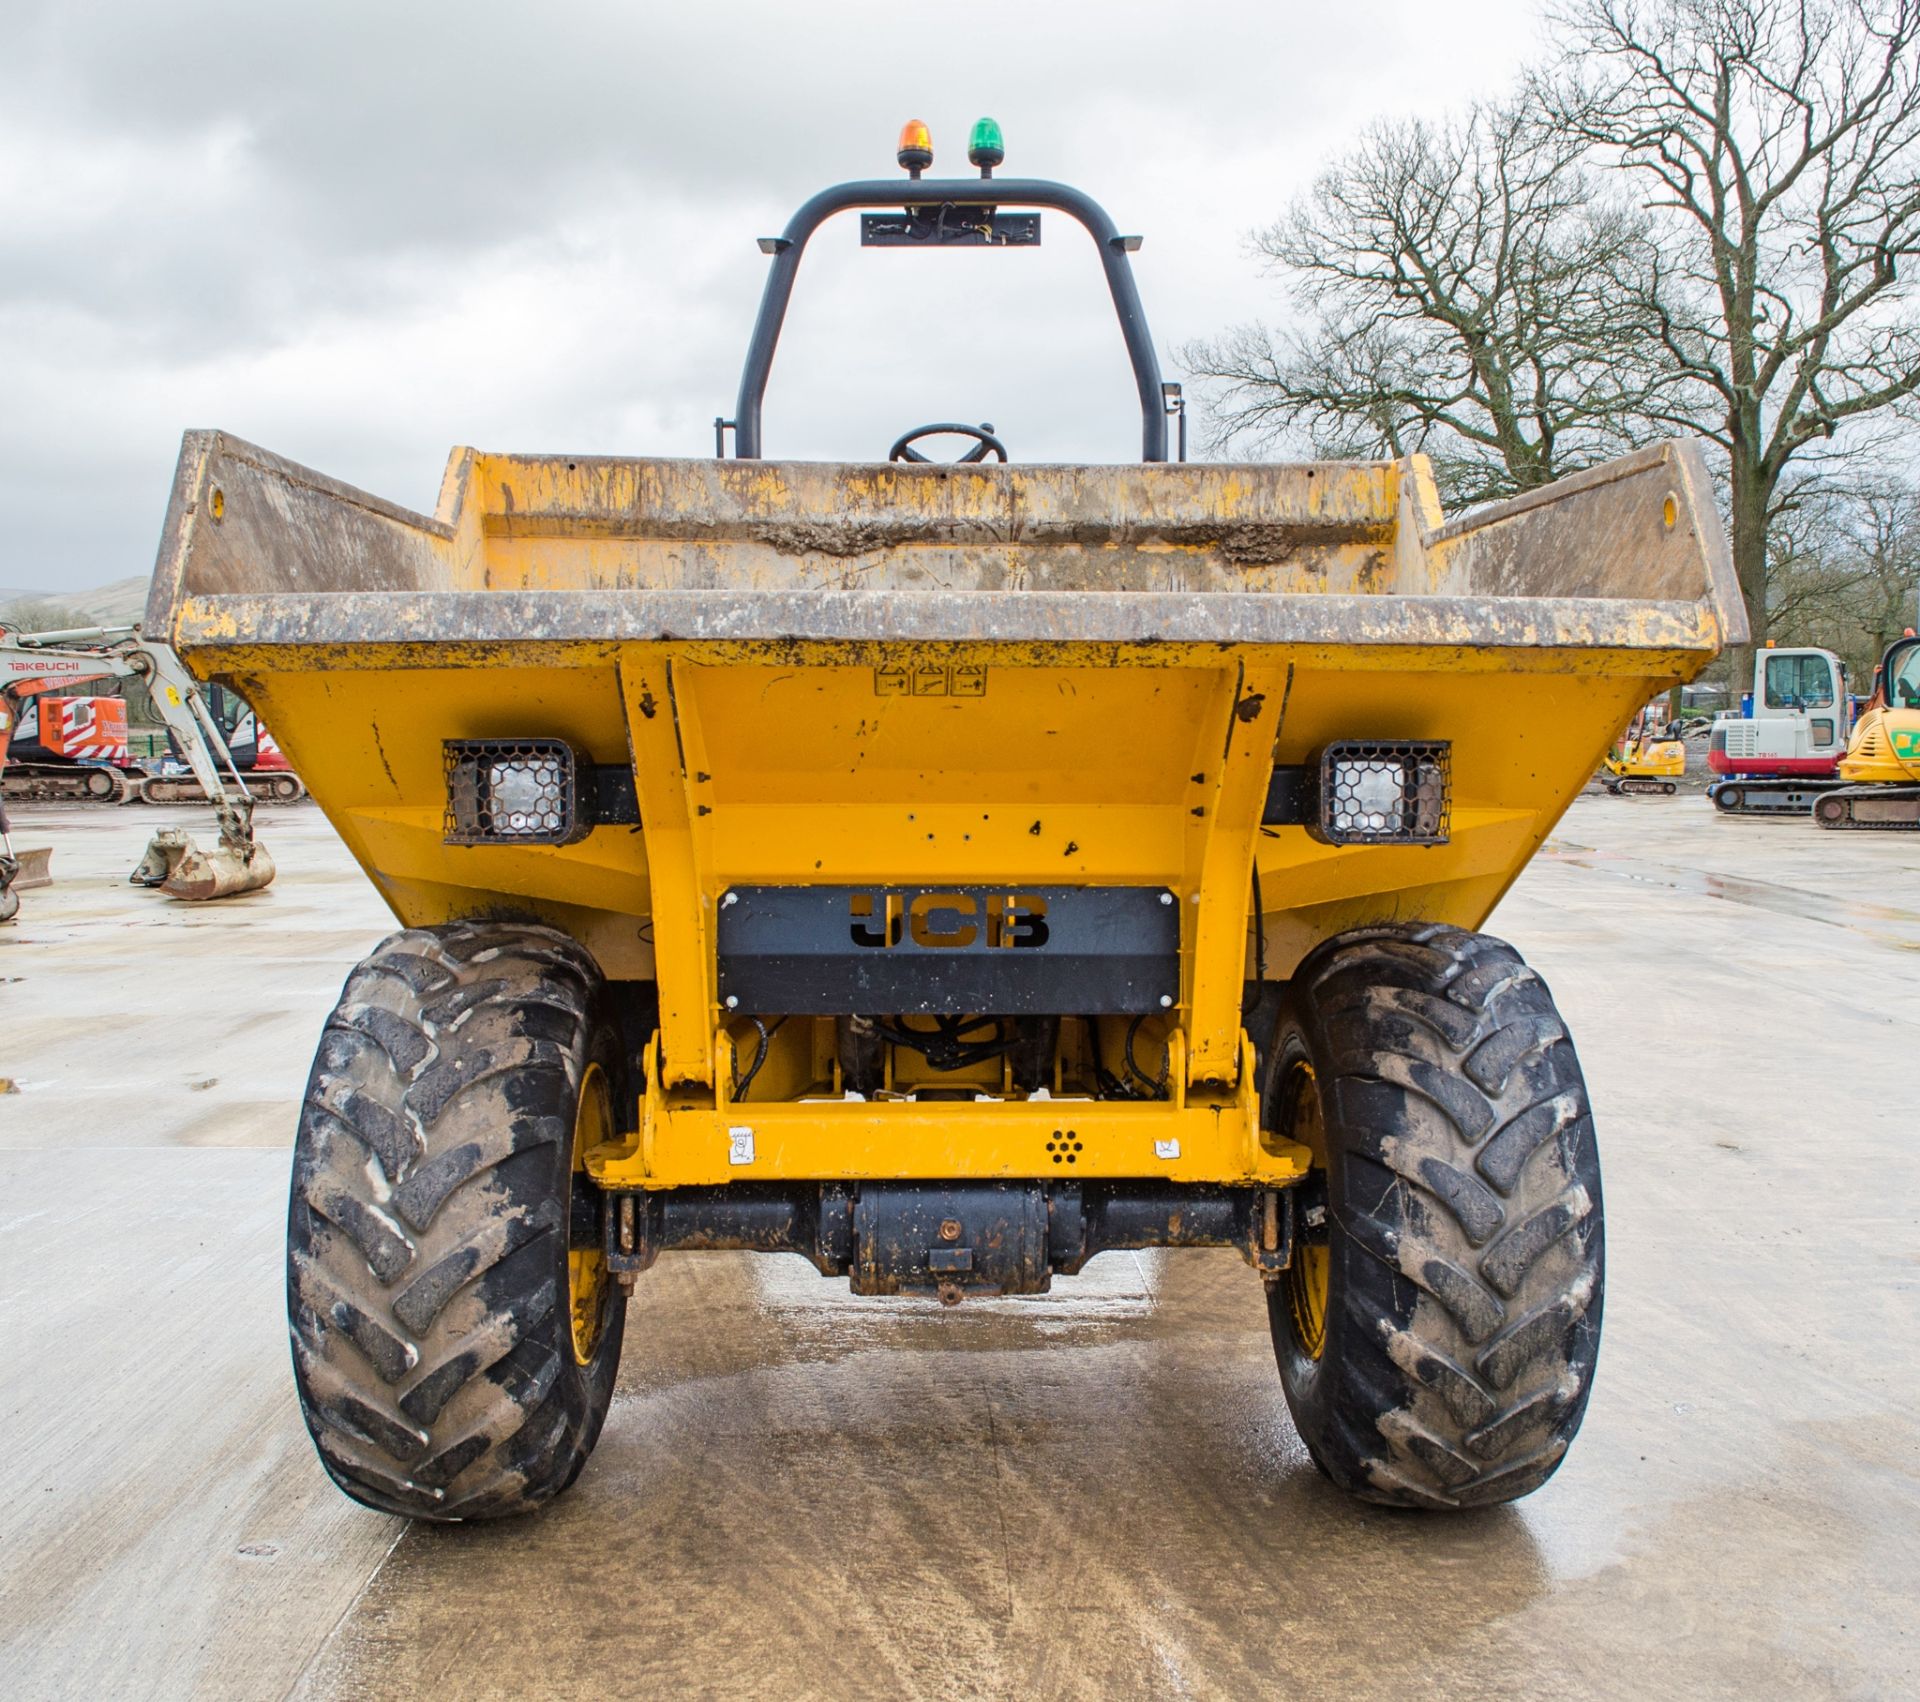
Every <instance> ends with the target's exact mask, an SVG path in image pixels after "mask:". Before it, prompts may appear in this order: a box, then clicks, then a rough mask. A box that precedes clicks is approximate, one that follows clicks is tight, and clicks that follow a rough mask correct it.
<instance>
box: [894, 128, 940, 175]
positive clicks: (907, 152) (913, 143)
mask: <svg viewBox="0 0 1920 1702" xmlns="http://www.w3.org/2000/svg"><path fill="white" fill-rule="evenodd" d="M894 158H895V159H897V160H899V162H900V169H901V170H902V171H904V172H906V173H907V174H908V175H909V176H912V177H918V176H919V175H920V174H921V173H922V172H923V171H925V170H926V169H927V167H928V166H930V165H932V164H933V132H932V131H931V130H929V129H928V128H927V127H926V125H925V124H923V123H921V121H920V120H919V119H917V118H909V119H908V120H907V121H906V123H904V124H903V125H901V126H900V148H899V151H898V152H897V153H896V154H895V155H894Z"/></svg>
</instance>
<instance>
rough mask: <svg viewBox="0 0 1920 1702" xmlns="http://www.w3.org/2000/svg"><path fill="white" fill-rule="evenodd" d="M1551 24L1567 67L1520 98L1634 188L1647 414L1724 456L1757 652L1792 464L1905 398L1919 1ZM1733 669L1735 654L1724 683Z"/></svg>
mask: <svg viewBox="0 0 1920 1702" xmlns="http://www.w3.org/2000/svg"><path fill="white" fill-rule="evenodd" d="M1553 16H1554V18H1555V21H1556V22H1557V24H1558V25H1559V26H1560V27H1561V29H1562V31H1563V32H1564V34H1565V36H1566V37H1567V39H1568V42H1569V52H1570V54H1571V66H1570V73H1571V74H1570V75H1564V76H1563V75H1559V74H1549V75H1542V76H1539V77H1537V78H1536V79H1535V82H1534V96H1535V98H1536V100H1537V101H1538V102H1539V103H1540V105H1541V107H1542V109H1543V110H1546V111H1548V112H1550V113H1552V114H1553V116H1554V117H1555V118H1556V119H1557V120H1558V122H1559V123H1560V124H1561V125H1563V126H1564V128H1565V131H1566V134H1567V135H1568V136H1569V137H1576V138H1579V139H1580V140H1582V141H1584V142H1586V143H1588V144H1590V145H1592V146H1594V147H1595V148H1597V149H1599V150H1601V155H1602V157H1603V158H1607V159H1610V160H1612V161H1614V162H1615V163H1617V164H1618V165H1619V166H1620V167H1622V168H1623V169H1624V171H1625V172H1626V173H1627V174H1628V175H1629V176H1630V177H1632V178H1637V179H1638V180H1639V181H1640V182H1641V183H1643V184H1645V185H1647V186H1648V188H1649V191H1650V193H1649V194H1648V195H1647V197H1646V199H1647V201H1648V203H1649V207H1648V211H1649V214H1650V216H1651V217H1653V218H1654V219H1655V220H1656V221H1657V224H1656V233H1657V234H1656V239H1655V242H1654V254H1655V258H1656V265H1655V269H1654V272H1653V275H1652V279H1651V282H1652V286H1653V287H1652V288H1651V289H1650V291H1649V292H1648V294H1647V297H1646V305H1647V307H1648V309H1649V311H1650V313H1651V315H1652V317H1653V320H1654V322H1655V324H1656V325H1657V327H1658V334H1659V337H1660V341H1661V345H1662V348H1663V350H1664V353H1665V356H1666V358H1667V359H1668V360H1669V361H1670V362H1671V363H1672V366H1673V369H1674V370H1675V372H1676V373H1677V374H1680V375H1683V376H1684V379H1685V380H1686V385H1685V388H1684V389H1683V390H1681V391H1678V392H1674V393H1670V398H1669V406H1668V407H1667V408H1666V409H1665V410H1664V413H1663V415H1662V417H1663V419H1664V420H1665V422H1666V424H1667V425H1669V426H1670V427H1678V428H1680V429H1684V430H1690V431H1697V432H1699V433H1701V434H1702V435H1704V436H1706V437H1708V438H1710V439H1712V440H1713V441H1714V442H1715V443H1717V444H1718V445H1719V446H1720V448H1721V449H1722V450H1723V451H1724V452H1725V454H1726V458H1727V477H1728V500H1729V507H1730V511H1731V520H1732V534H1733V537H1732V542H1733V554H1734V561H1735V565H1736V567H1737V569H1738V571H1739V576H1740V584H1741V589H1742V591H1743V592H1744V594H1745V596H1746V601H1747V610H1748V615H1749V618H1750V620H1751V622H1752V627H1753V636H1754V642H1755V643H1760V642H1762V641H1764V639H1765V638H1766V636H1767V633H1768V629H1769V625H1770V615H1771V613H1772V612H1773V611H1771V610H1770V608H1769V598H1768V595H1767V578H1768V566H1769V558H1768V530H1769V523H1770V521H1771V519H1772V518H1773V517H1774V515H1775V513H1776V511H1777V510H1778V508H1779V506H1780V503H1779V499H1780V495H1781V491H1782V481H1783V479H1785V478H1786V476H1787V472H1788V469H1789V466H1790V465H1791V464H1792V463H1793V462H1794V459H1795V457H1796V456H1804V455H1805V454H1806V453H1807V452H1808V451H1810V450H1812V451H1819V450H1822V449H1824V448H1825V446H1826V445H1827V444H1828V442H1829V440H1831V439H1832V438H1833V437H1834V435H1835V433H1836V431H1838V430H1840V429H1841V428H1842V427H1846V426H1856V427H1857V424H1858V422H1864V421H1869V420H1871V419H1872V417H1873V416H1875V415H1876V414H1879V413H1880V412H1881V411H1882V410H1885V409H1887V408H1889V407H1890V406H1893V405H1896V404H1899V403H1901V402H1903V401H1904V400H1905V399H1907V398H1910V397H1912V396H1913V395H1914V394H1915V392H1916V390H1920V318H1916V315H1915V313H1914V310H1913V305H1914V304H1913V291H1912V273H1913V269H1914V262H1915V259H1916V256H1917V255H1920V41H1917V40H1916V37H1917V36H1920V0H1560V3H1559V4H1558V6H1557V7H1556V9H1555V11H1554V13H1553ZM1903 267H1904V269H1905V275H1904V276H1903ZM1776 553H1777V552H1776ZM1749 667H1750V661H1749V654H1746V653H1743V654H1742V655H1740V656H1738V657H1736V659H1735V673H1736V677H1742V676H1743V675H1744V674H1745V672H1746V671H1747V669H1748V668H1749Z"/></svg>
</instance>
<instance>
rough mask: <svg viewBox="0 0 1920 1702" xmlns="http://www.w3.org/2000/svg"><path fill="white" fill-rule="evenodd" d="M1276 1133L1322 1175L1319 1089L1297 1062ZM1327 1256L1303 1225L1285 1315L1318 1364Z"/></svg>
mask: <svg viewBox="0 0 1920 1702" xmlns="http://www.w3.org/2000/svg"><path fill="white" fill-rule="evenodd" d="M1280 1133H1281V1134H1283V1135H1284V1136H1286V1138H1287V1139H1288V1140H1293V1141H1298V1142H1299V1143H1300V1144H1301V1145H1302V1146H1304V1147H1306V1148H1307V1149H1308V1150H1309V1151H1310V1152H1311V1153H1312V1154H1313V1160H1314V1162H1313V1169H1314V1171H1315V1172H1317V1173H1318V1174H1319V1175H1320V1176H1322V1177H1324V1176H1325V1175H1326V1167H1327V1133H1326V1125H1325V1123H1324V1122H1323V1121H1322V1118H1321V1113H1320V1085H1319V1083H1318V1082H1316V1081H1315V1080H1314V1077H1313V1066H1312V1065H1311V1064H1308V1063H1307V1062H1305V1061H1304V1060H1299V1061H1296V1062H1295V1063H1294V1064H1293V1066H1292V1068H1291V1069H1290V1070H1289V1071H1288V1074H1287V1079H1286V1084H1285V1088H1284V1090H1283V1092H1282V1095H1281V1100H1280ZM1331 1264H1332V1257H1331V1254H1330V1252H1329V1250H1328V1246H1327V1237H1326V1228H1325V1225H1324V1224H1323V1225H1322V1226H1321V1227H1320V1228H1318V1229H1312V1228H1306V1227H1304V1226H1303V1230H1302V1233H1301V1235H1300V1237H1299V1239H1298V1240H1297V1241H1296V1243H1295V1245H1294V1250H1293V1258H1292V1260H1291V1262H1290V1263H1289V1264H1288V1265H1287V1310H1288V1312H1289V1314H1290V1315H1291V1316H1292V1319H1293V1336H1294V1340H1295V1341H1297V1342H1298V1343H1299V1344H1300V1351H1301V1352H1302V1353H1304V1354H1305V1355H1306V1356H1307V1358H1309V1359H1312V1360H1318V1359H1319V1357H1320V1355H1321V1354H1322V1353H1324V1352H1325V1351H1326V1347H1327V1273H1328V1269H1329V1267H1330V1266H1331Z"/></svg>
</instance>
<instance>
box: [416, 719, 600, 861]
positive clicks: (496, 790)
mask: <svg viewBox="0 0 1920 1702" xmlns="http://www.w3.org/2000/svg"><path fill="white" fill-rule="evenodd" d="M443 748H444V754H445V759H446V769H447V815H446V831H445V834H444V838H445V841H446V843H447V844H449V845H571V844H573V843H574V842H575V841H576V840H580V839H584V838H585V837H586V836H587V835H588V834H589V833H590V832H592V830H593V825H594V809H593V797H592V795H591V793H590V792H588V791H586V790H583V787H582V781H583V777H585V776H587V775H589V774H590V772H591V771H590V769H589V768H588V766H587V765H586V764H585V763H584V762H583V761H582V760H581V759H580V757H579V756H578V754H577V753H576V752H575V751H574V749H573V747H572V746H571V745H569V744H568V743H567V742H566V740H564V739H448V740H447V741H446V743H445V746H444V747H443Z"/></svg>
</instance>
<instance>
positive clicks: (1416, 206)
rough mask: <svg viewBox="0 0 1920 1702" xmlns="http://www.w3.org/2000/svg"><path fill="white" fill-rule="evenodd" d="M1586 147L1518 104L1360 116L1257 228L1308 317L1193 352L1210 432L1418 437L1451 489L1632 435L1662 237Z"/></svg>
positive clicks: (1575, 456)
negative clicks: (1609, 191)
mask: <svg viewBox="0 0 1920 1702" xmlns="http://www.w3.org/2000/svg"><path fill="white" fill-rule="evenodd" d="M1587 151H1588V150H1587V145H1586V143H1585V142H1584V141H1583V140H1581V139H1580V138H1578V137H1575V136H1571V135H1569V134H1566V133H1561V132H1556V131H1554V130H1553V129H1551V128H1549V127H1548V126H1546V125H1544V124H1543V123H1542V122H1540V119H1539V115H1538V109H1537V107H1535V106H1533V105H1532V104H1530V103H1526V102H1516V103H1511V104H1506V105H1499V106H1478V107H1475V108H1473V109H1472V110H1471V111H1470V112H1469V113H1468V114H1467V115H1466V116H1465V117H1464V118H1463V119H1462V120H1460V121H1459V122H1457V123H1452V124H1446V125H1437V126H1436V125H1429V124H1425V123H1420V122H1410V123H1394V124H1380V125H1376V126H1375V127H1373V128H1372V129H1370V130H1369V131H1367V132H1366V134H1365V136H1364V138H1363V139H1362V141H1361V143H1360V145H1359V146H1358V147H1357V148H1356V149H1355V150H1354V151H1353V152H1352V153H1351V154H1349V155H1347V156H1346V157H1344V158H1343V159H1341V160H1339V161H1338V162H1336V163H1335V164H1334V165H1333V166H1331V167H1330V168H1329V169H1328V170H1327V171H1326V172H1325V173H1324V174H1323V175H1322V176H1321V177H1320V179H1319V180H1318V182H1317V183H1316V184H1315V185H1314V187H1313V190H1312V192H1311V194H1309V195H1308V196H1306V197H1305V198H1303V199H1302V200H1301V201H1300V202H1299V203H1298V204H1296V205H1295V206H1294V208H1293V209H1292V210H1291V211H1290V212H1289V213H1288V215H1287V216H1286V217H1284V218H1282V219H1281V220H1280V221H1279V222H1278V223H1276V224H1274V225H1272V226H1270V227H1269V228H1267V229H1265V230H1263V231H1260V232H1258V233H1257V234H1256V235H1255V238H1254V245H1255V248H1256V250H1257V251H1258V253H1259V254H1260V255H1262V256H1263V257H1264V259H1265V260H1266V262H1267V265H1268V267H1269V269H1270V270H1272V271H1274V272H1276V273H1279V274H1282V275H1284V276H1286V277H1288V278H1289V279H1290V280H1292V282H1293V286H1294V288H1293V296H1294V300H1295V303H1296V305H1297V306H1298V307H1299V308H1301V309H1302V310H1303V311H1304V313H1305V314H1306V315H1307V317H1308V323H1307V324H1306V325H1305V326H1304V327H1302V328H1300V329H1297V330H1295V331H1292V332H1288V333H1282V332H1275V331H1274V330H1272V329H1270V328H1268V327H1266V326H1262V325H1249V326H1242V327H1240V328H1238V329H1236V330H1233V331H1230V332H1228V333H1227V334H1226V335H1224V336H1222V337H1219V338H1215V339H1211V340H1208V341H1203V342H1198V343H1194V344H1191V345H1189V346H1188V347H1186V348H1184V349H1182V350H1181V351H1180V356H1181V359H1182V362H1183V364H1184V365H1185V366H1186V367H1187V368H1188V369H1189V370H1190V371H1191V372H1193V373H1194V374H1196V375H1197V376H1200V377H1203V378H1209V379H1212V380H1214V381H1215V383H1214V387H1213V391H1212V394H1211V396H1210V398H1209V402H1210V407H1209V412H1210V415H1211V417H1212V420H1213V424H1214V439H1215V441H1216V443H1224V442H1229V441H1232V440H1234V439H1236V438H1252V439H1253V440H1255V441H1266V442H1270V441H1273V440H1275V439H1278V438H1284V437H1289V436H1291V437H1295V438H1304V439H1305V440H1306V441H1307V443H1308V444H1309V445H1311V447H1312V448H1313V449H1314V450H1315V451H1316V452H1318V453H1321V454H1330V455H1359V456H1371V455H1380V454H1388V455H1400V454H1404V453H1405V452H1407V451H1408V450H1412V449H1423V450H1425V451H1426V452H1427V453H1429V454H1430V455H1432V456H1433V458H1434V463H1435V469H1436V472H1437V474H1438V476H1439V478H1440V481H1441V485H1442V489H1443V491H1444V492H1445V494H1446V496H1447V498H1448V500H1449V501H1450V502H1478V501H1482V500H1485V499H1487V498H1491V497H1497V496H1505V495H1509V494H1511V493H1512V492H1514V491H1518V490H1526V489H1529V488H1531V487H1532V486H1534V485H1539V484H1544V483H1546V482H1547V481H1548V480H1550V479H1553V478H1556V477H1558V476H1559V475H1561V474H1562V473H1566V472H1571V471H1573V470H1575V469H1577V468H1578V467H1581V466H1584V465H1587V464H1589V463H1590V462H1592V461H1595V460H1599V459H1604V458H1605V457H1606V456H1607V455H1609V454H1614V453H1617V452H1619V451H1620V450H1621V449H1623V448H1626V447H1629V446H1630V444H1631V442H1632V441H1633V438H1634V435H1635V431H1636V428H1637V427H1638V426H1639V424H1640V422H1642V421H1643V420H1644V419H1645V417H1646V416H1647V414H1648V412H1649V408H1650V406H1651V405H1652V403H1653V402H1654V401H1655V400H1657V397H1658V392H1659V391H1660V390H1661V388H1662V386H1663V383H1664V382H1666V380H1665V376H1664V374H1663V373H1662V372H1660V371H1658V370H1656V369H1655V367H1654V366H1652V365H1651V364H1650V362H1649V360H1648V358H1647V357H1648V356H1649V354H1651V353H1655V352H1657V351H1656V349H1655V345H1654V344H1653V332H1652V328H1651V326H1650V325H1649V323H1648V322H1647V320H1646V318H1645V317H1644V315H1645V306H1644V304H1645V302H1646V301H1647V299H1648V298H1649V296H1650V295H1651V293H1652V292H1651V278H1650V266H1651V255H1650V253H1649V251H1648V249H1647V247H1646V244H1645V242H1644V240H1643V236H1642V221H1641V220H1640V218H1639V217H1638V216H1637V215H1635V214H1633V213H1631V212H1629V211H1628V210H1626V209H1625V208H1624V207H1622V206H1620V205H1618V204H1613V205H1609V204H1608V203H1607V202H1606V201H1605V200H1604V199H1603V198H1602V196H1601V195H1600V194H1599V192H1598V189H1597V186H1596V179H1595V174H1594V173H1593V172H1592V171H1590V170H1588V169H1587V168H1586V167H1585V166H1584V165H1583V164H1582V156H1583V155H1584V154H1585V153H1586V152H1587Z"/></svg>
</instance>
